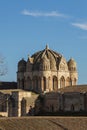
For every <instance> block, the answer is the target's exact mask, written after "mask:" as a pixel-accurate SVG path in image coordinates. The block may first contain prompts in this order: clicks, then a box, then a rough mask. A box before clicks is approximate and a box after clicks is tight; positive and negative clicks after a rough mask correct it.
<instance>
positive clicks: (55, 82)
mask: <svg viewBox="0 0 87 130" xmlns="http://www.w3.org/2000/svg"><path fill="white" fill-rule="evenodd" d="M53 90H54V91H56V90H58V80H57V77H56V76H53Z"/></svg>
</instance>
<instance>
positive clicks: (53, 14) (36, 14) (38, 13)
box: [21, 9, 66, 17]
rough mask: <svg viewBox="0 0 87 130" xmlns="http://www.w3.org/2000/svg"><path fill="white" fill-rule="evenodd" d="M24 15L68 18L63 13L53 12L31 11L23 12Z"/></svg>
mask: <svg viewBox="0 0 87 130" xmlns="http://www.w3.org/2000/svg"><path fill="white" fill-rule="evenodd" d="M21 13H22V14H23V15H28V16H33V17H41V16H43V17H66V16H65V15H64V14H62V13H58V12H57V11H51V12H37V11H35V12H32V11H29V10H26V9H25V10H23V11H22V12H21Z"/></svg>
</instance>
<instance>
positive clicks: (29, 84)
mask: <svg viewBox="0 0 87 130" xmlns="http://www.w3.org/2000/svg"><path fill="white" fill-rule="evenodd" d="M27 89H29V90H31V89H32V81H31V78H30V77H27Z"/></svg>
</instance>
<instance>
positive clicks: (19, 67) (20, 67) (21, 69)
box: [18, 59, 26, 72]
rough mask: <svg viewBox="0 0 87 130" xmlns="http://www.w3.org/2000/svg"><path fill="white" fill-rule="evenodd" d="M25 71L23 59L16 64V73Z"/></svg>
mask: <svg viewBox="0 0 87 130" xmlns="http://www.w3.org/2000/svg"><path fill="white" fill-rule="evenodd" d="M25 69H26V61H25V60H24V59H22V60H20V61H19V62H18V71H21V72H22V71H25Z"/></svg>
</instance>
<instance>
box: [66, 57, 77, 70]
mask: <svg viewBox="0 0 87 130" xmlns="http://www.w3.org/2000/svg"><path fill="white" fill-rule="evenodd" d="M68 67H69V70H76V68H77V65H76V62H75V60H74V59H73V58H71V59H70V60H69V61H68Z"/></svg>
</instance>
